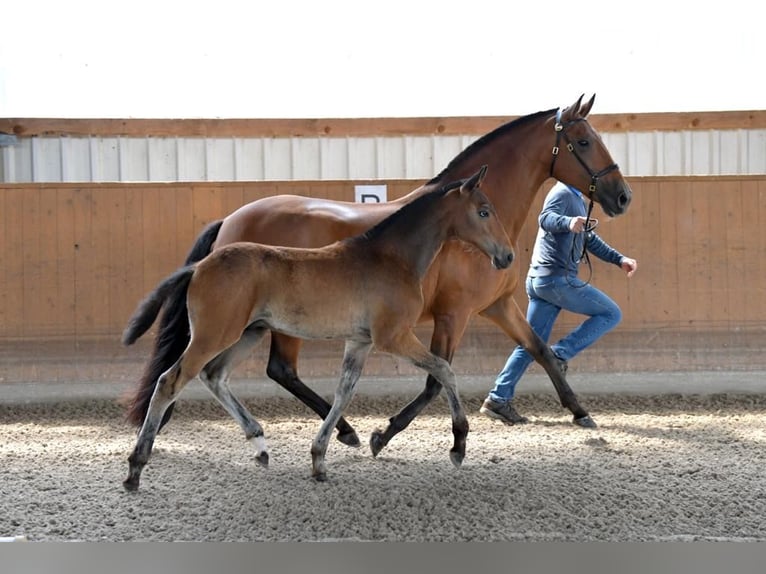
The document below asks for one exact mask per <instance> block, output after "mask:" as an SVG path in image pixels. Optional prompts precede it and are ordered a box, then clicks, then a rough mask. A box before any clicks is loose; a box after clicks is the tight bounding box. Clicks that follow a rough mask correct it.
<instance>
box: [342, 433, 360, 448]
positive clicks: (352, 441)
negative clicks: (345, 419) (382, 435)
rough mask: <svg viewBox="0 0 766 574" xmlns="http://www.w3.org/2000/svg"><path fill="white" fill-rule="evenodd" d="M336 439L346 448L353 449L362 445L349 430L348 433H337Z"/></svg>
mask: <svg viewBox="0 0 766 574" xmlns="http://www.w3.org/2000/svg"><path fill="white" fill-rule="evenodd" d="M337 439H338V440H339V441H340V442H342V443H343V444H345V445H346V446H352V447H354V448H356V447H359V446H361V445H362V443H361V442H360V440H359V437H358V436H357V434H356V431H355V430H350V431H348V432H339V433H338V436H337Z"/></svg>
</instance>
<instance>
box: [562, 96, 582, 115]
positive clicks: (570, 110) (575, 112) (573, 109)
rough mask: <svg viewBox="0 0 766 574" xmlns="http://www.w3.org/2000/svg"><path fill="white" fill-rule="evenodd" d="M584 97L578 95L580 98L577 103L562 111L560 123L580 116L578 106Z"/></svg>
mask: <svg viewBox="0 0 766 574" xmlns="http://www.w3.org/2000/svg"><path fill="white" fill-rule="evenodd" d="M584 96H585V94H580V97H579V98H577V101H576V102H575V103H574V104H572V105H571V106H569V107H568V108H565V109H564V111H563V112H562V113H561V120H562V121H564V122H568V121H571V120H573V119H574V118H575V117H579V116H580V113H579V112H580V105H581V103H582V99H583V97H584Z"/></svg>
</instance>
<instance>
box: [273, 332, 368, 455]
mask: <svg viewBox="0 0 766 574" xmlns="http://www.w3.org/2000/svg"><path fill="white" fill-rule="evenodd" d="M300 349H301V340H300V339H295V338H294V337H290V336H288V335H283V334H281V333H274V332H272V333H271V347H270V349H269V363H268V366H267V367H266V374H267V375H268V376H269V378H270V379H272V380H274V381H276V382H277V383H278V384H279V385H280V386H281V387H282V388H283V389H285V390H286V391H288V392H289V393H290V394H292V395H294V396H295V397H296V398H297V399H299V400H300V401H301V402H302V403H303V404H304V405H306V406H307V407H309V408H310V409H311V410H312V411H314V412H315V413H316V414H318V415H319V416H320V417H321V418H323V419H325V418H327V414H328V413H329V412H330V403H328V402H327V401H326V400H324V399H323V398H322V397H321V396H319V395H318V394H317V393H315V392H314V391H313V390H312V389H310V388H309V387H308V386H306V384H305V383H304V382H303V381H301V380H300V378H299V377H298V353H299V352H300ZM337 427H338V435H337V438H338V440H339V441H340V442H342V443H343V444H345V445H347V446H353V447H358V446H359V445H360V444H361V443H360V442H359V437H358V436H357V434H356V431H355V430H354V428H353V427H352V426H351V425H350V424H349V423H348V422H347V421H346V419H345V418H343V417H341V418H340V419H339V420H338V424H337Z"/></svg>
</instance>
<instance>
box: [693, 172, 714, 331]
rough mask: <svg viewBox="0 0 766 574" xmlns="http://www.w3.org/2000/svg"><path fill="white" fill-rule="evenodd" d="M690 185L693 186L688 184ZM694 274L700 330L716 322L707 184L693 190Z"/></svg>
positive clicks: (695, 313)
mask: <svg viewBox="0 0 766 574" xmlns="http://www.w3.org/2000/svg"><path fill="white" fill-rule="evenodd" d="M689 187H690V188H691V185H689ZM691 207H692V236H691V237H689V238H687V239H688V240H690V241H691V242H692V257H693V259H692V261H691V264H692V274H691V279H692V281H691V284H690V285H691V293H689V297H691V298H692V299H693V300H694V315H693V318H694V321H695V326H696V327H697V329H700V328H708V327H710V326H711V325H713V313H712V304H713V300H712V286H713V285H712V275H713V267H712V259H713V256H712V254H713V250H716V252H717V249H716V248H715V246H714V243H715V241H714V240H713V237H712V224H711V205H710V190H709V188H708V187H707V185H703V186H698V187H697V188H696V189H692V190H691Z"/></svg>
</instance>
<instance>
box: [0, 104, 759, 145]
mask: <svg viewBox="0 0 766 574" xmlns="http://www.w3.org/2000/svg"><path fill="white" fill-rule="evenodd" d="M570 103H571V102H561V105H562V106H565V105H568V104H570ZM596 107H598V102H597V103H596ZM536 111H537V110H529V112H528V113H534V112H536ZM517 117H518V116H481V117H472V116H471V117H420V118H306V119H289V118H288V119H212V118H210V119H208V118H205V119H148V118H146V119H144V118H130V119H105V118H93V119H90V118H82V119H81V118H73V119H63V118H0V132H4V133H8V134H15V135H17V136H19V137H29V136H129V137H223V138H227V137H262V138H276V137H317V136H319V137H337V138H343V137H367V136H372V137H375V136H381V137H382V136H398V135H403V134H407V135H445V136H449V135H464V134H466V135H467V134H476V135H481V134H485V133H487V132H490V131H492V130H493V129H495V128H496V127H498V126H500V125H502V124H504V123H506V122H508V121H511V120H513V119H516V118H517ZM588 119H589V121H590V123H591V125H593V127H594V128H596V129H597V130H599V131H605V132H626V131H644V132H650V131H678V130H737V129H763V128H766V110H743V111H738V110H735V111H720V112H666V113H663V112H660V113H640V114H634V113H619V114H597V113H596V114H592V115H591V116H589V118H588Z"/></svg>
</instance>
